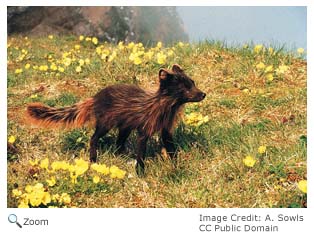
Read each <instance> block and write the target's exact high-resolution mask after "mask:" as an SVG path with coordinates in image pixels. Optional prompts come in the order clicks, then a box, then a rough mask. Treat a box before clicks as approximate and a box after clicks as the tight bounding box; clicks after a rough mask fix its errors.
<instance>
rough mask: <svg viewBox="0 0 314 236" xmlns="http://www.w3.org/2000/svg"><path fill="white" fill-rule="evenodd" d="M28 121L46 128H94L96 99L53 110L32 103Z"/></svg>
mask: <svg viewBox="0 0 314 236" xmlns="http://www.w3.org/2000/svg"><path fill="white" fill-rule="evenodd" d="M27 121H28V122H29V123H32V124H34V125H36V126H41V127H45V128H56V127H60V126H61V127H64V128H79V127H82V126H84V125H92V126H94V125H95V115H94V99H93V98H89V99H87V100H85V101H83V102H81V103H77V104H74V105H73V106H70V107H64V108H53V107H49V106H45V105H44V104H42V103H32V104H29V105H28V106H27Z"/></svg>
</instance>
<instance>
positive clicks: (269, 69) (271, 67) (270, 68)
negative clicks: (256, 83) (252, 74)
mask: <svg viewBox="0 0 314 236" xmlns="http://www.w3.org/2000/svg"><path fill="white" fill-rule="evenodd" d="M272 71H273V66H272V65H270V66H266V68H265V73H268V72H272Z"/></svg>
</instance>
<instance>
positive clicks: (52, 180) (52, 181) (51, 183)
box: [46, 176, 56, 187]
mask: <svg viewBox="0 0 314 236" xmlns="http://www.w3.org/2000/svg"><path fill="white" fill-rule="evenodd" d="M46 182H47V183H48V186H49V187H53V186H54V185H55V184H56V178H55V177H54V176H53V177H51V178H50V179H47V180H46Z"/></svg>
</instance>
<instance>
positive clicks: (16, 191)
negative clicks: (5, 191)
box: [12, 189, 22, 197]
mask: <svg viewBox="0 0 314 236" xmlns="http://www.w3.org/2000/svg"><path fill="white" fill-rule="evenodd" d="M12 194H13V196H14V197H19V196H21V195H22V191H21V190H19V189H13V190H12Z"/></svg>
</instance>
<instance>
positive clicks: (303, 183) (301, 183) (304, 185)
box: [298, 180, 307, 193]
mask: <svg viewBox="0 0 314 236" xmlns="http://www.w3.org/2000/svg"><path fill="white" fill-rule="evenodd" d="M298 188H299V189H300V190H301V191H302V192H303V193H307V180H300V181H299V183H298Z"/></svg>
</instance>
